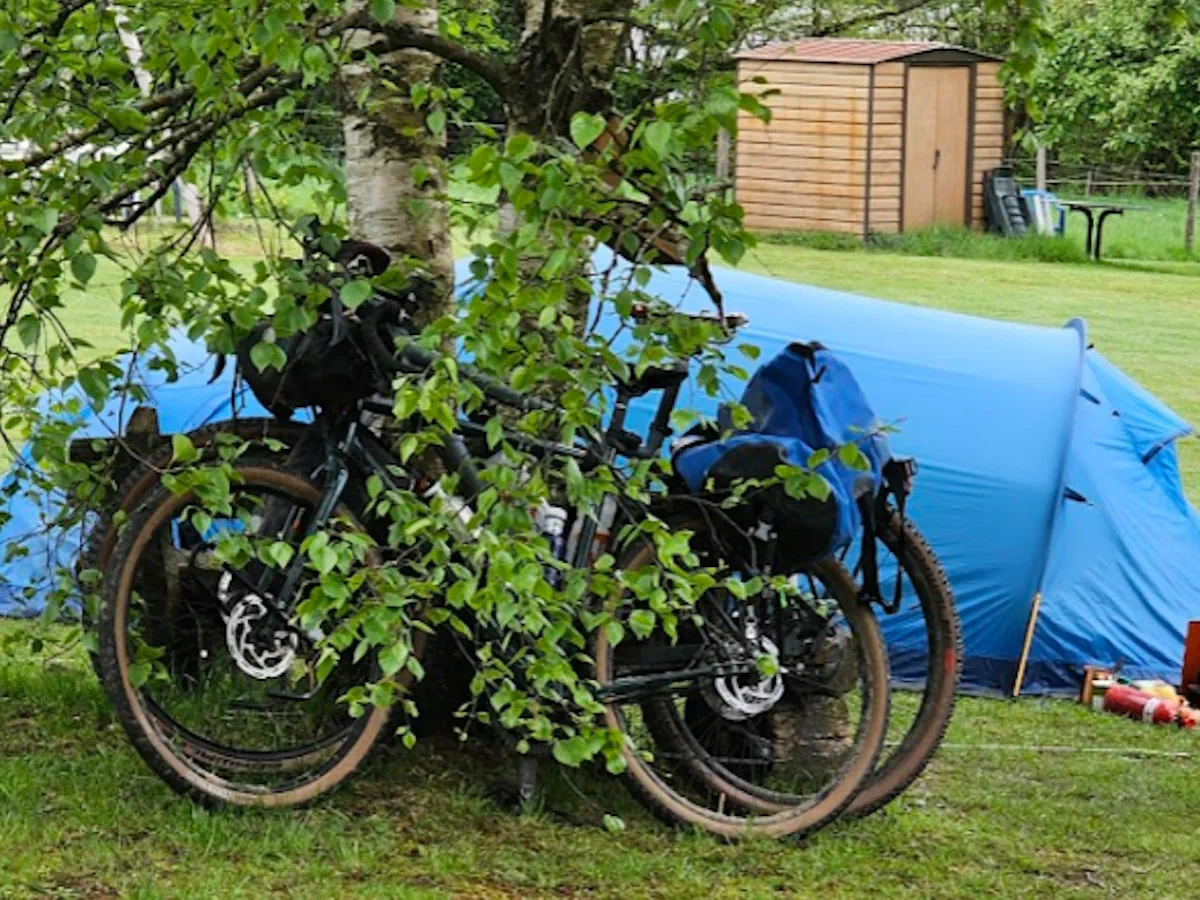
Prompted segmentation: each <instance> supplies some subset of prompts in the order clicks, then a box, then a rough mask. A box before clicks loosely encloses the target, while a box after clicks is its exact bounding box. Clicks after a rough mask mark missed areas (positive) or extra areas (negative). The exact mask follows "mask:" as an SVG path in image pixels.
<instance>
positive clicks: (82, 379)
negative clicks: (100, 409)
mask: <svg viewBox="0 0 1200 900" xmlns="http://www.w3.org/2000/svg"><path fill="white" fill-rule="evenodd" d="M78 378H79V386H80V387H82V388H83V392H84V393H85V394H87V395H88V397H90V398H91V400H92V403H93V404H96V405H100V404H103V403H104V401H105V400H107V399H108V379H107V378H105V377H104V375H102V374H101V373H100V370H99V369H96V368H87V369H80V370H79V375H78Z"/></svg>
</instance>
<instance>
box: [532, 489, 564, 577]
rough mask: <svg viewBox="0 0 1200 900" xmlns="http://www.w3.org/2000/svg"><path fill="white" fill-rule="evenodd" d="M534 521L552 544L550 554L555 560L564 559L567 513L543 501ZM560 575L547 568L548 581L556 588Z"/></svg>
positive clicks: (554, 569) (552, 568) (555, 570)
mask: <svg viewBox="0 0 1200 900" xmlns="http://www.w3.org/2000/svg"><path fill="white" fill-rule="evenodd" d="M533 521H534V525H535V526H536V527H537V530H538V531H540V532H541V533H542V534H543V535H544V536H545V538H546V540H547V541H549V542H550V552H551V553H552V554H553V555H554V558H555V559H562V558H563V548H564V544H565V541H564V536H565V534H566V531H567V511H566V510H565V509H563V508H562V507H561V506H554V505H553V504H551V503H547V502H546V501H545V500H543V501H542V502H541V504H540V505H539V506H538V508H537V512H536V513H535V514H534V517H533ZM559 575H560V573H559V571H558V569H556V568H555V567H554V566H546V580H547V581H548V582H550V584H552V585H554V586H555V587H557V586H558V582H559Z"/></svg>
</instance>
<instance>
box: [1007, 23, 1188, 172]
mask: <svg viewBox="0 0 1200 900" xmlns="http://www.w3.org/2000/svg"><path fill="white" fill-rule="evenodd" d="M1048 28H1049V30H1050V31H1051V32H1052V33H1053V35H1054V45H1053V47H1052V49H1050V50H1049V51H1048V52H1047V53H1045V54H1044V55H1043V56H1042V57H1041V59H1040V60H1039V62H1038V65H1037V67H1036V68H1035V69H1034V71H1033V75H1032V80H1031V85H1030V94H1029V102H1030V106H1031V109H1032V111H1033V113H1034V114H1035V116H1036V117H1037V118H1039V119H1040V120H1041V121H1040V125H1039V126H1038V127H1037V134H1038V136H1039V137H1040V138H1041V139H1042V140H1043V142H1044V143H1046V144H1047V145H1048V146H1051V147H1053V148H1054V149H1055V151H1056V154H1057V155H1058V157H1059V158H1060V159H1061V160H1063V161H1064V162H1068V163H1077V164H1085V165H1103V164H1110V165H1112V164H1116V165H1122V164H1139V165H1141V166H1142V167H1144V168H1147V169H1151V170H1155V169H1157V170H1162V171H1171V172H1176V171H1186V168H1187V157H1188V155H1189V153H1190V151H1191V149H1192V148H1193V147H1194V146H1195V144H1196V141H1197V138H1198V136H1200V102H1198V100H1197V92H1196V86H1197V85H1198V84H1200V5H1198V4H1196V3H1194V2H1185V3H1180V2H1175V0H1155V2H1134V0H1105V2H1092V0H1057V2H1055V3H1053V4H1052V5H1051V14H1050V17H1049V22H1048Z"/></svg>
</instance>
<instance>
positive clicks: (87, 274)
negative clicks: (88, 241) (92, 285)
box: [71, 253, 96, 284]
mask: <svg viewBox="0 0 1200 900" xmlns="http://www.w3.org/2000/svg"><path fill="white" fill-rule="evenodd" d="M95 272H96V257H94V256H92V254H90V253H79V254H76V255H75V256H72V257H71V274H72V275H74V276H75V277H76V278H78V279H79V283H80V284H87V283H88V282H89V281H91V278H92V275H94V274H95Z"/></svg>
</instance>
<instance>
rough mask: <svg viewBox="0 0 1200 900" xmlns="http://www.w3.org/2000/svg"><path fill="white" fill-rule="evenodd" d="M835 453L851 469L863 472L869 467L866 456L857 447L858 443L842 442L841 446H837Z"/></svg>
mask: <svg viewBox="0 0 1200 900" xmlns="http://www.w3.org/2000/svg"><path fill="white" fill-rule="evenodd" d="M837 454H838V459H840V460H841V461H842V463H843V464H844V465H847V466H849V467H850V468H851V469H857V470H859V471H861V472H865V471H866V470H867V469H869V468H871V463H870V462H869V461H868V460H867V457H866V456H865V455H864V454H863V452H862V450H860V449H859V447H858V444H854V443H850V444H842V446H840V447H838V450H837Z"/></svg>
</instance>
